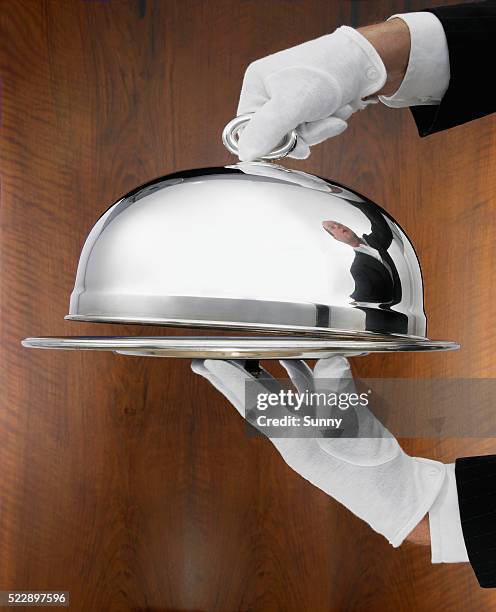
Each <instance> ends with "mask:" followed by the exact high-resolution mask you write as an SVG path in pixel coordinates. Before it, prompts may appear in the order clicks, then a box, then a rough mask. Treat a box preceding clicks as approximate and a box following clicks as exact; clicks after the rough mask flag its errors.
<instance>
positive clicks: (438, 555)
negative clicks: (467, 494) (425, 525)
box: [429, 463, 469, 563]
mask: <svg viewBox="0 0 496 612" xmlns="http://www.w3.org/2000/svg"><path fill="white" fill-rule="evenodd" d="M429 528H430V532H431V559H432V563H462V562H464V561H468V560H469V559H468V555H467V549H466V547H465V540H464V539H463V531H462V523H461V520H460V509H459V507H458V492H457V489H456V478H455V464H454V463H450V464H448V465H447V466H446V476H445V479H444V482H443V486H442V487H441V490H440V491H439V495H438V496H437V498H436V501H435V502H434V503H433V505H432V508H431V509H430V510H429Z"/></svg>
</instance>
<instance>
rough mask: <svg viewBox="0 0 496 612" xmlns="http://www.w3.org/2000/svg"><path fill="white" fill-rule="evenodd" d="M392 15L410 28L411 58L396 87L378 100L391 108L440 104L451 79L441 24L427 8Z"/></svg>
mask: <svg viewBox="0 0 496 612" xmlns="http://www.w3.org/2000/svg"><path fill="white" fill-rule="evenodd" d="M395 17H399V18H400V19H402V20H403V21H404V22H405V23H406V24H407V26H408V29H409V30H410V57H409V60H408V67H407V69H406V73H405V76H404V78H403V81H402V83H401V85H400V87H399V89H398V90H397V91H396V93H395V94H394V95H392V96H389V97H386V96H379V100H380V101H381V102H382V103H383V104H385V105H386V106H391V107H393V108H402V107H405V106H422V105H429V104H431V105H433V104H439V103H440V102H441V100H442V98H443V96H444V94H445V93H446V90H447V89H448V85H449V80H450V65H449V52H448V42H447V40H446V34H445V33H444V28H443V25H442V23H441V22H440V21H439V19H438V18H437V17H436V16H435V15H434V14H433V13H428V12H426V11H425V12H418V13H404V14H401V15H393V16H392V17H390V18H389V19H394V18H395ZM389 19H388V21H389Z"/></svg>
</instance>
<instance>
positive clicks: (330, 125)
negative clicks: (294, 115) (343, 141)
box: [298, 116, 348, 146]
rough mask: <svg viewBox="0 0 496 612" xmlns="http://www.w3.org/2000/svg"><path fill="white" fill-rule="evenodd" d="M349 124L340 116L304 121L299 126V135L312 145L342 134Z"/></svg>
mask: <svg viewBox="0 0 496 612" xmlns="http://www.w3.org/2000/svg"><path fill="white" fill-rule="evenodd" d="M347 127H348V124H347V123H346V121H343V119H340V118H338V117H335V116H333V117H327V118H326V119H319V120H318V121H311V122H309V123H304V124H302V125H300V126H299V127H298V135H299V136H300V135H301V138H303V140H304V141H305V142H306V143H307V144H308V145H310V146H312V145H316V144H319V143H321V142H324V140H328V139H329V138H333V137H334V136H338V135H339V134H342V133H343V132H344V131H345V130H346V128H347Z"/></svg>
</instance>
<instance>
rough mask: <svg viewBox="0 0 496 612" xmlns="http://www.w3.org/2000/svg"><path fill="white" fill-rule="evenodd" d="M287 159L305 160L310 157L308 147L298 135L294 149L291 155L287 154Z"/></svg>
mask: <svg viewBox="0 0 496 612" xmlns="http://www.w3.org/2000/svg"><path fill="white" fill-rule="evenodd" d="M288 157H291V158H292V159H307V157H310V147H309V146H308V144H307V143H306V142H305V139H304V138H302V137H301V136H300V135H298V139H297V141H296V146H295V148H294V149H293V150H292V151H291V153H288Z"/></svg>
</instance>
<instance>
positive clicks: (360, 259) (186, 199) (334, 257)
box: [66, 162, 426, 342]
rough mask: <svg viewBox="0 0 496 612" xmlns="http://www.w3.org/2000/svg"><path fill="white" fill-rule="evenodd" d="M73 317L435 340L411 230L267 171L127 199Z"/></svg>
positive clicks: (182, 182)
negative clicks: (428, 330) (429, 327)
mask: <svg viewBox="0 0 496 612" xmlns="http://www.w3.org/2000/svg"><path fill="white" fill-rule="evenodd" d="M66 318H68V319H71V320H84V321H95V322H129V323H143V324H156V325H171V326H186V327H190V328H191V327H209V328H224V329H226V328H227V329H242V330H245V331H257V332H260V331H262V332H265V333H277V334H281V333H290V334H292V335H298V334H304V335H305V334H306V335H311V336H324V337H330V338H332V337H333V336H335V335H336V334H338V335H340V336H343V335H344V336H346V337H348V339H349V340H350V341H351V340H356V334H357V332H358V333H363V332H372V333H376V334H385V335H390V334H394V335H396V336H398V335H400V336H405V337H408V338H409V339H410V340H411V341H412V342H417V341H421V340H422V339H423V338H425V335H426V320H425V316H424V311H423V292H422V277H421V273H420V268H419V263H418V261H417V257H416V255H415V252H414V249H413V247H412V245H411V243H410V241H409V240H408V238H407V236H406V235H405V233H404V232H403V231H402V229H401V228H400V227H399V225H398V224H397V223H396V222H395V221H394V220H393V219H392V218H391V217H390V216H389V215H388V214H387V213H386V212H385V211H384V210H382V209H381V208H380V207H378V206H377V205H375V204H374V203H372V202H371V201H369V200H367V199H366V198H364V197H363V196H361V195H359V194H357V193H356V192H354V191H352V190H350V189H348V188H346V187H343V186H341V185H338V184H336V183H333V182H331V181H328V180H325V179H321V178H319V177H316V176H313V175H310V174H306V173H304V172H300V171H296V170H289V169H287V168H284V167H281V166H277V165H275V164H272V163H267V162H251V163H237V164H233V165H230V166H226V167H220V168H207V169H199V170H191V171H185V172H178V173H176V174H171V175H169V176H165V177H161V178H158V179H156V180H154V181H152V182H150V183H148V184H146V185H144V186H142V187H140V188H138V189H135V190H134V191H132V192H131V193H129V194H128V195H126V196H125V197H123V198H122V199H120V200H119V201H118V202H116V203H115V204H114V205H113V206H112V207H110V208H109V209H108V210H107V211H106V212H105V213H104V214H103V215H102V217H101V218H100V219H99V220H98V222H97V223H96V224H95V226H94V227H93V229H92V230H91V232H90V234H89V236H88V238H87V240H86V243H85V245H84V247H83V250H82V253H81V258H80V261H79V266H78V271H77V277H76V283H75V288H74V291H73V293H72V296H71V300H70V309H69V314H68V315H67V317H66Z"/></svg>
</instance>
